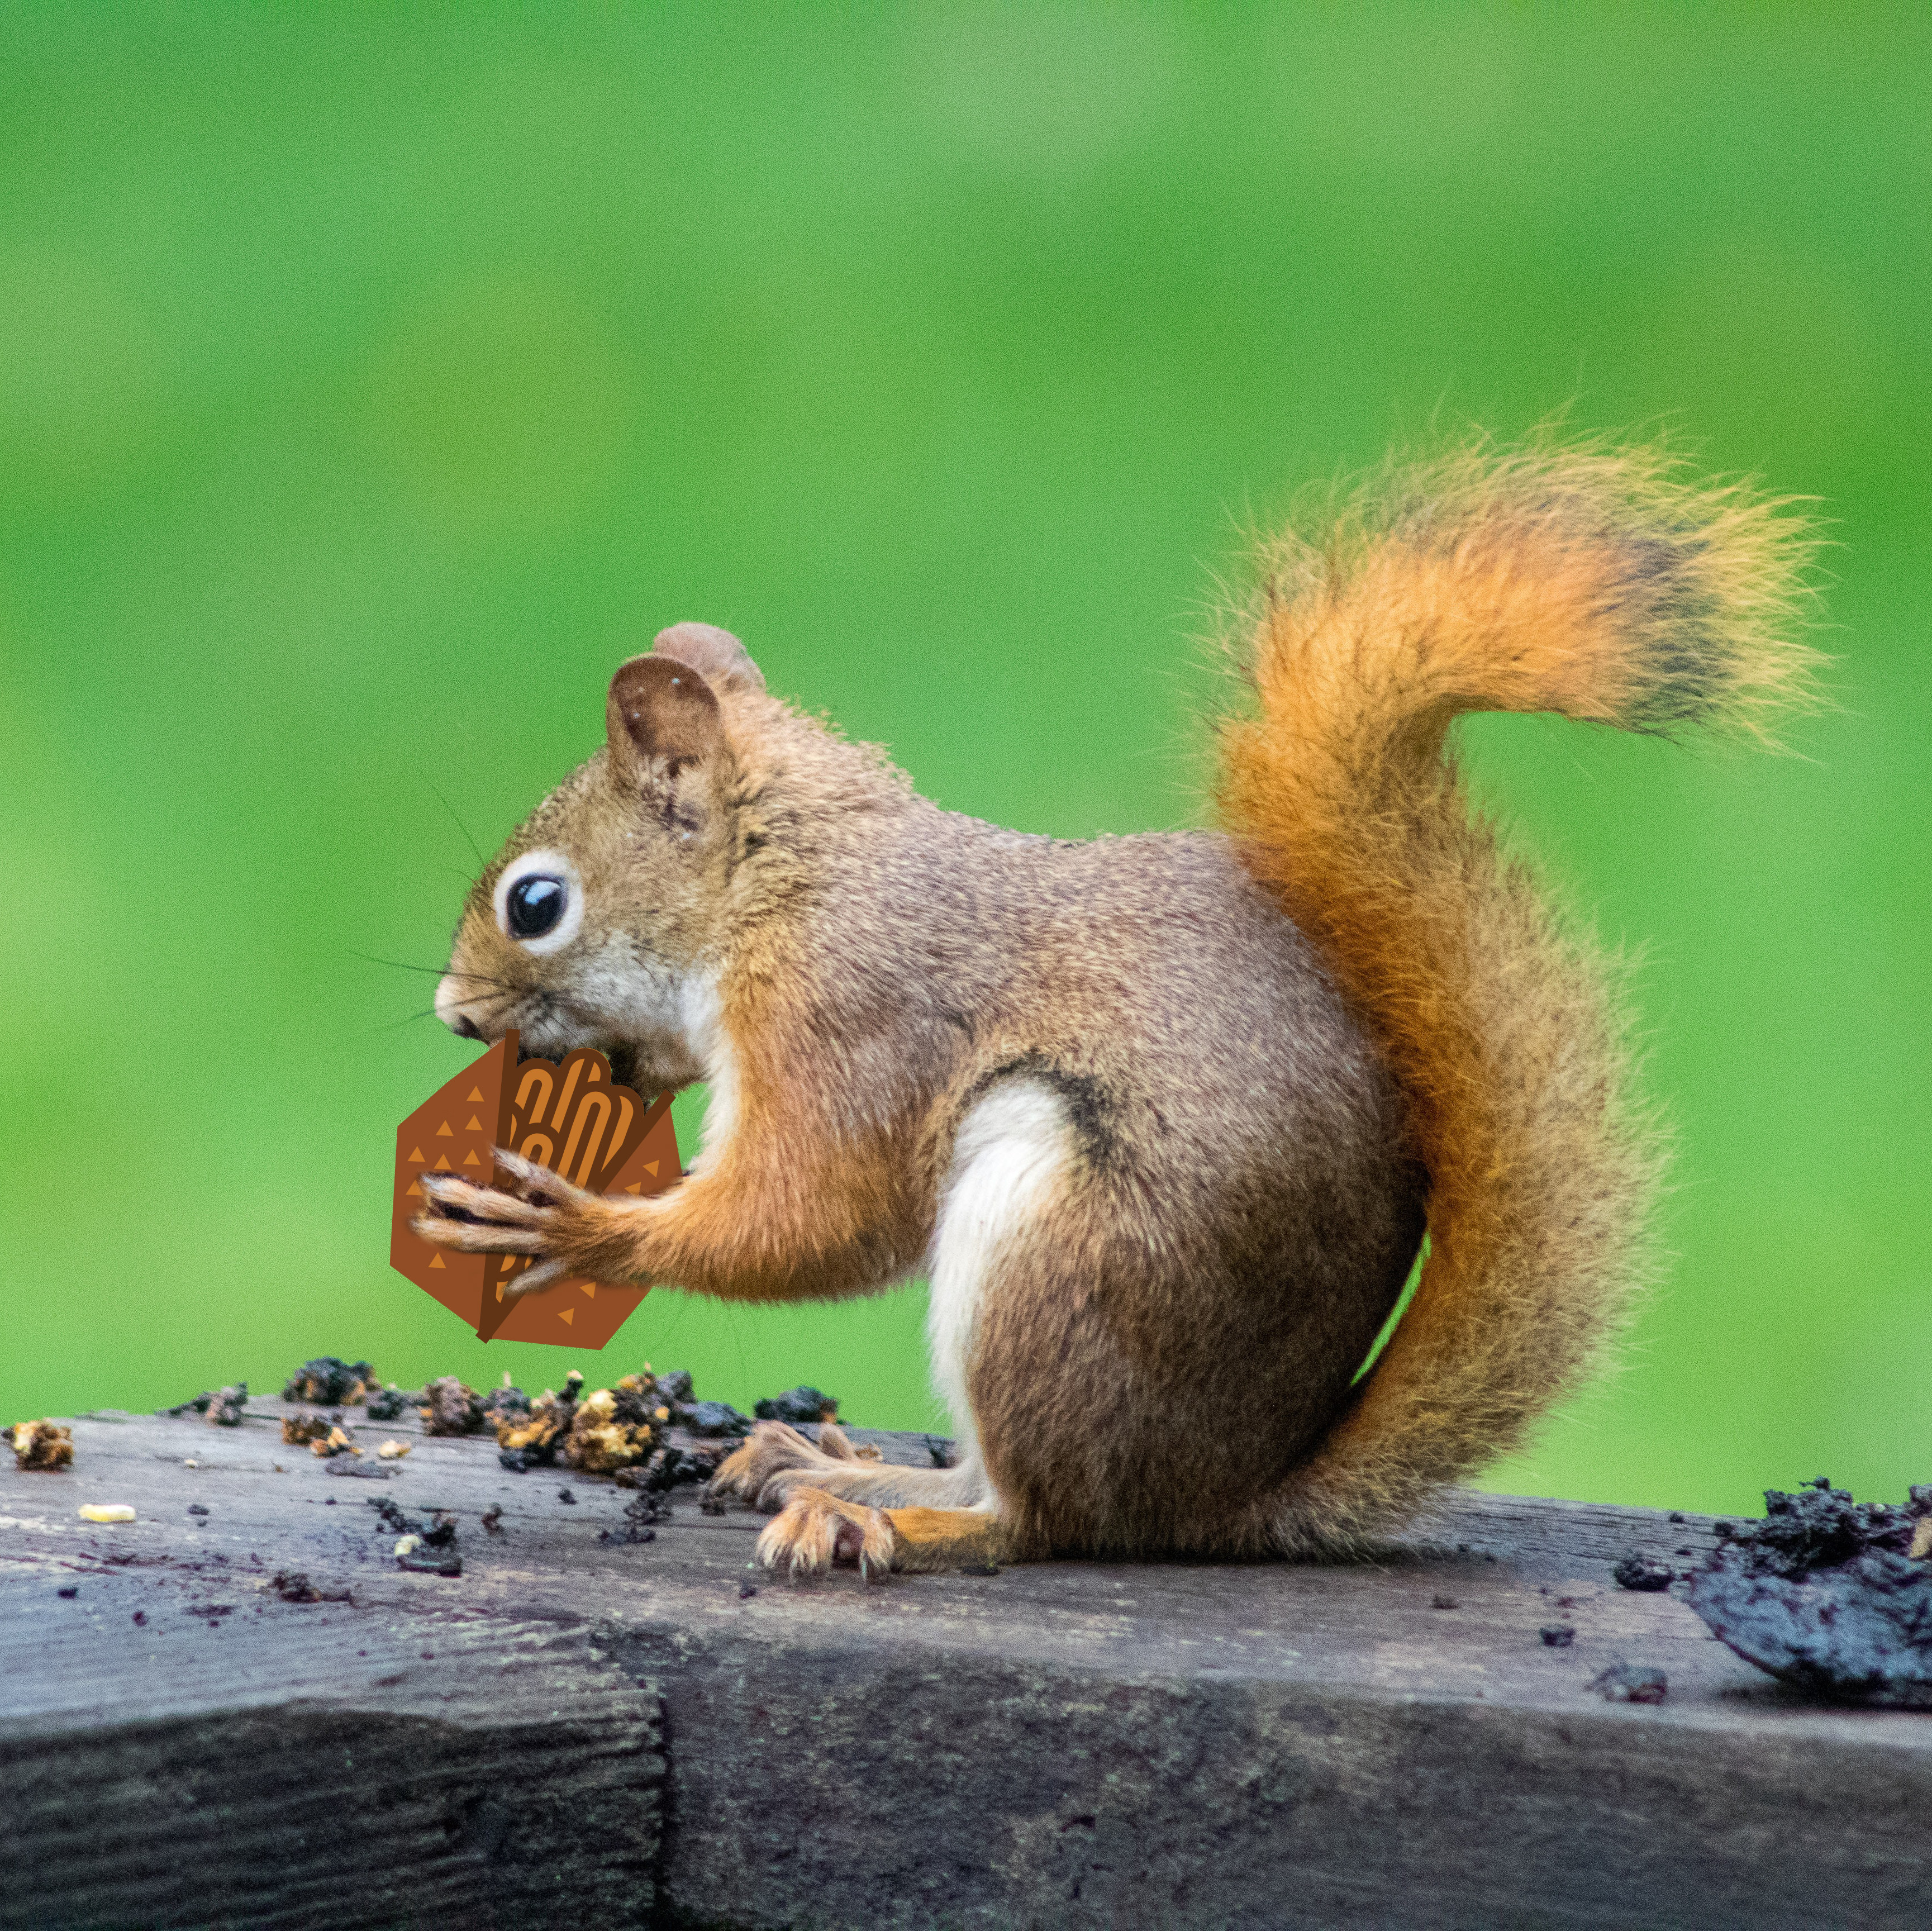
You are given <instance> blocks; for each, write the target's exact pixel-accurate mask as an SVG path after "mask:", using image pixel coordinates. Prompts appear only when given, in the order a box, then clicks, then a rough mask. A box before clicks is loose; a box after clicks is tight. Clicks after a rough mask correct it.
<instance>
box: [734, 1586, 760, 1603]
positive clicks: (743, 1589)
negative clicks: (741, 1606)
mask: <svg viewBox="0 0 1932 1931" xmlns="http://www.w3.org/2000/svg"><path fill="white" fill-rule="evenodd" d="M757 1593H758V1585H757V1584H756V1583H755V1582H741V1583H739V1585H738V1600H739V1602H741V1603H742V1602H743V1601H744V1600H745V1598H746V1597H748V1596H755V1595H756V1594H757Z"/></svg>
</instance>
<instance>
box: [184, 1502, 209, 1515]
mask: <svg viewBox="0 0 1932 1931" xmlns="http://www.w3.org/2000/svg"><path fill="white" fill-rule="evenodd" d="M187 1512H188V1513H189V1514H190V1515H191V1516H205V1515H206V1514H207V1513H208V1505H207V1504H205V1502H190V1503H189V1504H188V1505H187Z"/></svg>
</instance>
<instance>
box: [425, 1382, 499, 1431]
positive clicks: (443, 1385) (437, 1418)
mask: <svg viewBox="0 0 1932 1931" xmlns="http://www.w3.org/2000/svg"><path fill="white" fill-rule="evenodd" d="M423 1401H424V1404H425V1405H424V1406H423V1407H422V1408H420V1409H419V1411H418V1412H419V1414H421V1415H422V1423H423V1433H424V1434H425V1435H480V1434H481V1432H483V1430H484V1428H485V1427H486V1426H488V1418H487V1417H486V1416H485V1415H484V1412H483V1405H482V1403H481V1402H479V1401H478V1399H476V1390H475V1389H474V1388H470V1387H465V1386H464V1385H463V1383H462V1382H461V1381H459V1380H458V1378H456V1377H455V1375H441V1376H440V1377H439V1378H437V1380H435V1381H431V1382H428V1383H427V1384H425V1386H424V1388H423Z"/></svg>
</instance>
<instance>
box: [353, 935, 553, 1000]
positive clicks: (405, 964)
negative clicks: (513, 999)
mask: <svg viewBox="0 0 1932 1931" xmlns="http://www.w3.org/2000/svg"><path fill="white" fill-rule="evenodd" d="M345 949H346V950H347V952H348V954H349V956H350V958H353V959H366V960H367V961H368V962H369V964H371V965H379V966H393V967H395V969H396V970H397V971H398V972H428V973H435V974H436V976H437V977H438V978H439V979H440V978H443V977H444V976H448V977H449V978H451V979H475V980H477V981H478V982H479V983H481V984H482V985H500V986H505V987H508V988H509V989H510V990H511V991H515V990H516V988H514V986H511V985H510V982H509V981H508V979H499V978H497V977H496V975H495V974H494V973H487V972H459V971H458V970H457V969H456V967H454V966H426V965H413V964H410V962H409V961H407V960H406V959H379V958H377V956H376V955H375V954H374V952H358V951H357V950H356V949H355V947H354V946H348V947H347V948H345Z"/></svg>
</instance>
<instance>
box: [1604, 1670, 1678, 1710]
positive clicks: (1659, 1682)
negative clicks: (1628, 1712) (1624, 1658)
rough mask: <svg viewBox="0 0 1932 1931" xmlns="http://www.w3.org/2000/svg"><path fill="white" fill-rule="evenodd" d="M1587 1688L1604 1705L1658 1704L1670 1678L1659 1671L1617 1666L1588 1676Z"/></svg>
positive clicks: (1662, 1699)
mask: <svg viewBox="0 0 1932 1931" xmlns="http://www.w3.org/2000/svg"><path fill="white" fill-rule="evenodd" d="M1590 1687H1591V1688H1592V1690H1595V1692H1596V1693H1597V1694H1598V1696H1601V1697H1602V1698H1603V1699H1604V1700H1605V1701H1606V1702H1610V1703H1661V1702H1663V1701H1664V1698H1665V1697H1666V1696H1667V1695H1668V1694H1669V1693H1670V1678H1668V1677H1667V1676H1666V1675H1664V1672H1663V1671H1662V1670H1661V1669H1637V1667H1635V1666H1634V1665H1632V1664H1630V1663H1617V1664H1615V1665H1613V1666H1612V1667H1611V1668H1610V1669H1607V1670H1605V1671H1604V1672H1603V1673H1602V1675H1600V1676H1594V1677H1592V1678H1591V1679H1590Z"/></svg>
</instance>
